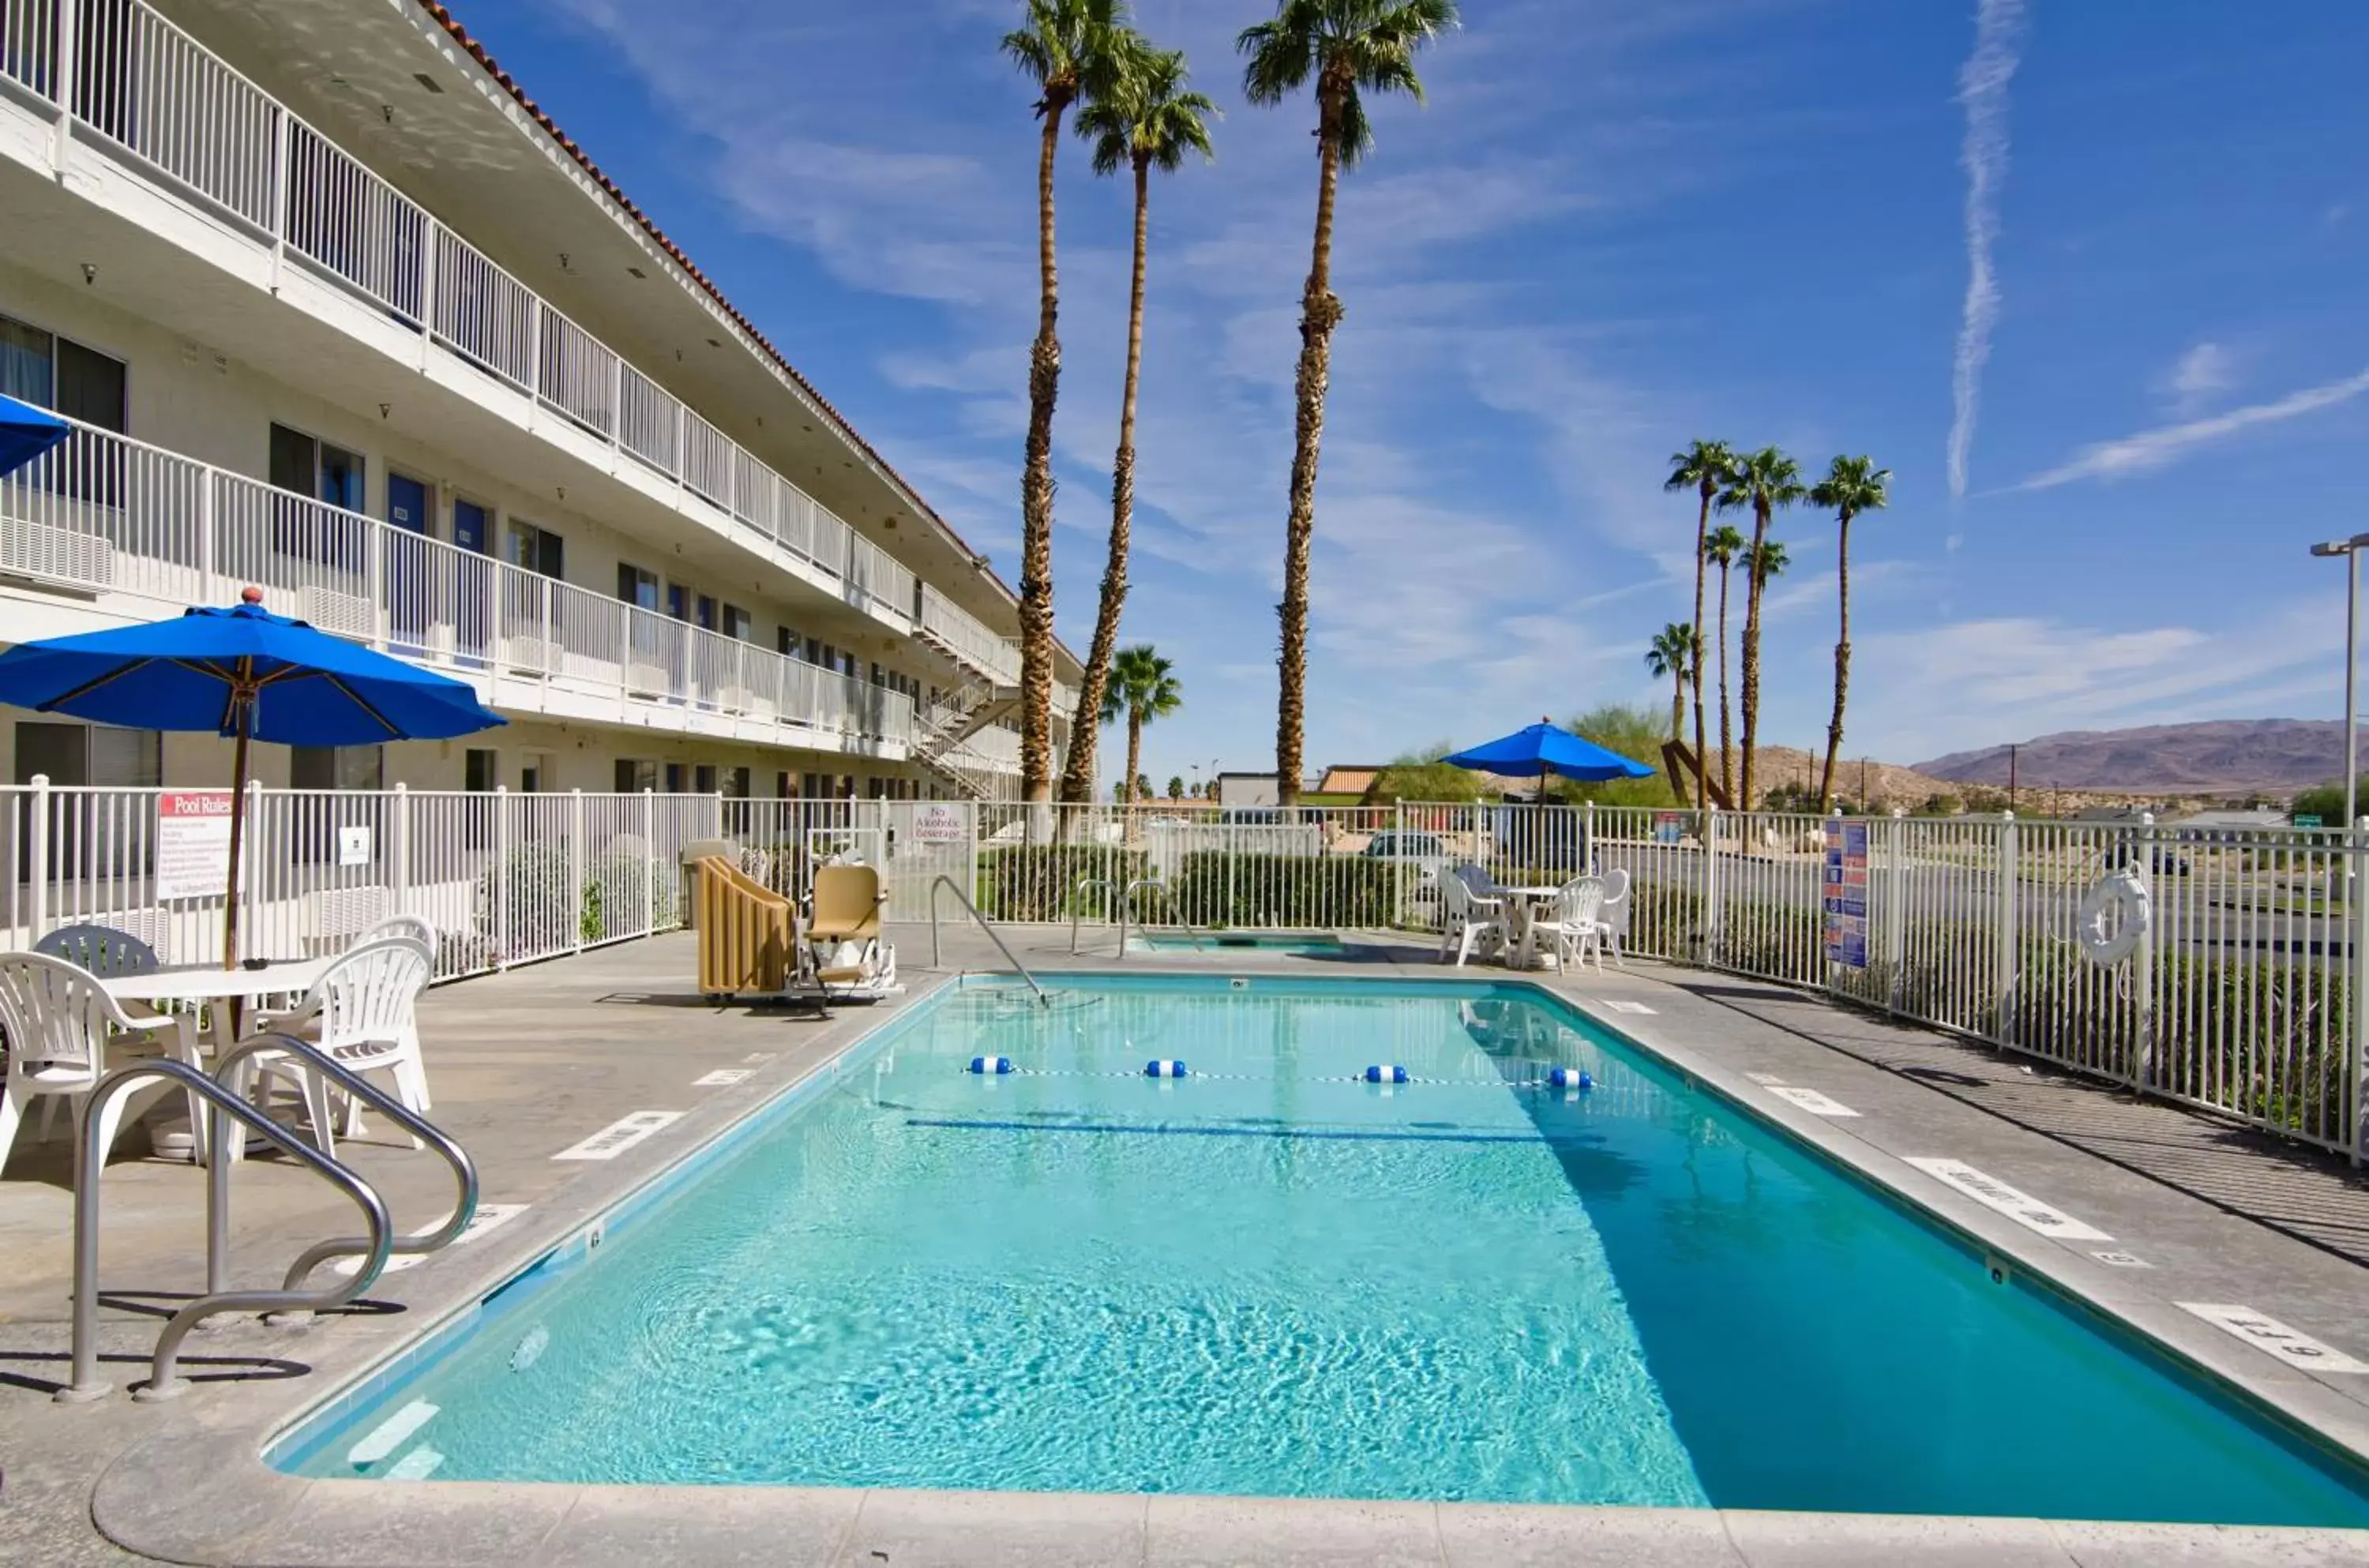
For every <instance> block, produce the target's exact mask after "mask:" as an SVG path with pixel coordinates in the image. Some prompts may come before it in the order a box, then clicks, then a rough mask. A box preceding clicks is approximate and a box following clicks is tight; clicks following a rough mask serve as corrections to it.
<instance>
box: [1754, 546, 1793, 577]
mask: <svg viewBox="0 0 2369 1568" xmlns="http://www.w3.org/2000/svg"><path fill="white" fill-rule="evenodd" d="M1745 562H1746V564H1748V565H1749V566H1750V567H1752V578H1753V580H1754V582H1756V583H1757V584H1758V585H1759V586H1760V587H1762V588H1767V587H1768V579H1769V578H1781V577H1783V576H1784V575H1785V568H1786V567H1790V566H1791V565H1792V564H1793V557H1792V556H1791V555H1787V554H1786V553H1785V543H1784V541H1783V540H1781V539H1764V540H1762V541H1761V542H1760V543H1759V544H1755V545H1753V546H1751V547H1750V548H1749V549H1747V550H1746V551H1745Z"/></svg>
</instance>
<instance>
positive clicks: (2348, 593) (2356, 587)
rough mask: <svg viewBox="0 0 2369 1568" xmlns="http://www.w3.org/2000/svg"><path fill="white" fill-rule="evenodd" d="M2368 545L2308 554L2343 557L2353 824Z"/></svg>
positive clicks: (2346, 810)
mask: <svg viewBox="0 0 2369 1568" xmlns="http://www.w3.org/2000/svg"><path fill="white" fill-rule="evenodd" d="M2363 548H2369V533H2356V534H2354V535H2353V536H2352V538H2350V539H2332V540H2329V542H2328V543H2327V544H2315V545H2313V546H2312V547H2311V553H2312V554H2313V555H2318V556H2320V557H2322V558H2323V559H2325V558H2329V557H2332V556H2337V555H2341V556H2343V557H2344V578H2345V587H2344V805H2343V806H2342V807H2340V809H2341V810H2342V812H2343V815H2344V820H2343V821H2342V822H2340V823H2339V824H2338V826H2340V827H2343V828H2350V827H2352V818H2353V811H2354V805H2353V792H2354V789H2355V787H2356V785H2357V784H2358V781H2359V778H2360V769H2361V746H2360V740H2361V702H2360V697H2359V692H2358V689H2357V681H2358V678H2359V675H2360V671H2361V551H2362V550H2363Z"/></svg>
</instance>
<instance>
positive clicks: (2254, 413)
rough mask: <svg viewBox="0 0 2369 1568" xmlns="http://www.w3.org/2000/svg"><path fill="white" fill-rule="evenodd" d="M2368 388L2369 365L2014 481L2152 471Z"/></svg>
mask: <svg viewBox="0 0 2369 1568" xmlns="http://www.w3.org/2000/svg"><path fill="white" fill-rule="evenodd" d="M2364 392H2369V371H2363V372H2361V373H2360V374H2359V375H2356V376H2347V377H2345V378H2344V379H2343V380H2342V381H2332V382H2329V383H2328V384H2327V385H2325V386H2310V387H2306V388H2305V389H2304V390H2302V391H2301V392H2291V393H2289V394H2287V395H2285V396H2284V397H2282V398H2280V399H2278V400H2277V401H2276V402H2274V403H2257V404H2254V405H2252V406H2249V407H2245V408H2232V409H2230V410H2229V411H2228V412H2227V413H2226V414H2215V415H2214V416H2213V417H2212V418H2206V419H2191V420H2188V421H2187V422H2186V423H2184V424H2178V425H2165V426H2163V427H2161V428H2160V429H2153V430H2141V431H2140V432H2139V433H2138V434H2136V435H2133V436H2124V437H2123V438H2122V439H2121V440H2120V441H2099V442H2097V443H2095V444H2094V445H2090V446H2085V447H2083V448H2082V449H2081V450H2080V451H2079V452H2076V453H2074V455H2073V456H2072V458H2071V459H2070V460H2068V461H2067V462H2065V463H2063V464H2058V465H2057V466H2056V467H2054V468H2052V469H2050V470H2048V471H2047V472H2046V473H2044V474H2037V475H2033V476H2032V477H2031V478H2029V479H2026V480H2025V481H2024V482H2023V483H2022V484H2020V485H2016V486H2010V487H2011V488H2013V489H2018V490H2049V489H2054V488H2055V487H2056V486H2059V485H2070V484H2072V483H2073V482H2074V481H2075V480H2077V479H2124V478H2128V477H2129V476H2130V475H2134V474H2146V473H2151V472H2153V471H2154V470H2156V469H2158V468H2162V467H2165V466H2167V465H2168V464H2173V463H2176V462H2178V461H2179V460H2180V458H2182V457H2185V456H2186V455H2187V454H2188V453H2189V452H2192V451H2193V450H2195V449H2196V448H2198V447H2200V446H2204V445H2206V444H2208V443H2210V442H2213V441H2219V440H2221V439H2222V438H2223V437H2225V436H2233V435H2236V434H2237V432H2238V431H2239V430H2246V429H2252V428H2253V427H2255V426H2256V425H2274V424H2276V423H2278V422H2279V421H2280V420H2282V419H2292V418H2296V417H2297V416H2299V415H2303V414H2310V413H2315V412H2317V411H2318V410H2319V409H2322V408H2328V407H2332V406H2335V405H2337V404H2339V403H2348V402H2351V401H2352V399H2353V398H2355V397H2358V396H2360V395H2362V394H2363V393H2364Z"/></svg>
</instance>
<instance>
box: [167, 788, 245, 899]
mask: <svg viewBox="0 0 2369 1568" xmlns="http://www.w3.org/2000/svg"><path fill="white" fill-rule="evenodd" d="M232 804H233V800H232V795H231V792H230V791H228V790H226V789H168V790H166V791H165V792H163V793H162V794H160V795H157V796H156V897H157V898H158V899H160V900H162V899H166V898H221V897H222V896H223V892H224V890H225V889H226V888H227V887H229V885H230V816H231V806H232Z"/></svg>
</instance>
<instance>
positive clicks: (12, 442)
mask: <svg viewBox="0 0 2369 1568" xmlns="http://www.w3.org/2000/svg"><path fill="white" fill-rule="evenodd" d="M73 433H74V427H73V426H72V425H69V424H67V423H66V422H65V421H64V420H63V419H61V418H58V417H57V416H56V415H55V414H52V413H51V412H50V411H49V410H48V409H46V408H36V407H35V406H33V405H31V404H29V403H25V402H20V401H19V400H17V398H14V397H5V396H0V474H7V473H11V472H13V471H14V470H16V469H19V468H22V467H24V466H25V464H29V463H30V462H32V461H33V459H35V458H37V457H39V456H40V455H41V453H43V452H47V451H49V450H50V448H52V447H53V446H55V445H57V444H58V443H59V442H60V441H63V440H65V439H66V437H68V436H70V435H72V434H73Z"/></svg>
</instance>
